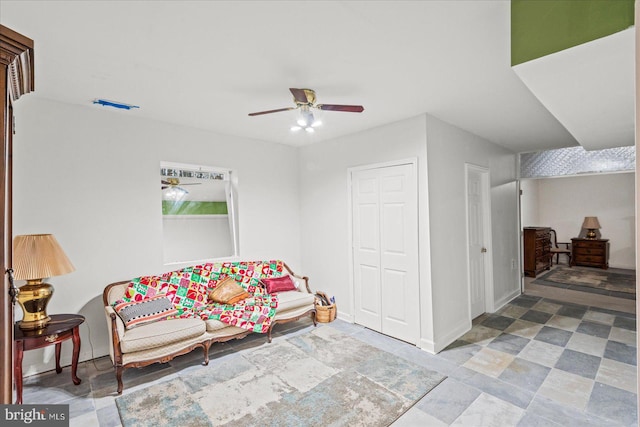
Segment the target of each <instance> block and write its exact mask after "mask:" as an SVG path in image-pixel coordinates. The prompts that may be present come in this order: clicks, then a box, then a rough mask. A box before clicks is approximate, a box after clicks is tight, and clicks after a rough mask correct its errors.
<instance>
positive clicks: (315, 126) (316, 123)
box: [311, 120, 322, 128]
mask: <svg viewBox="0 0 640 427" xmlns="http://www.w3.org/2000/svg"><path fill="white" fill-rule="evenodd" d="M318 126H322V121H321V120H316V121H315V122H313V123H311V127H313V128H317V127H318Z"/></svg>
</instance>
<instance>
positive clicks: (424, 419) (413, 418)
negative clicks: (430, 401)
mask: <svg viewBox="0 0 640 427" xmlns="http://www.w3.org/2000/svg"><path fill="white" fill-rule="evenodd" d="M447 425H448V424H447V423H445V422H443V421H440V420H439V419H437V418H435V417H433V416H431V415H429V414H427V413H426V412H422V411H421V410H420V409H418V408H416V407H415V406H414V407H413V408H411V409H409V410H408V411H407V412H405V413H404V414H403V415H402V416H401V417H400V418H398V420H397V421H395V422H394V423H393V427H416V426H429V427H446V426H447Z"/></svg>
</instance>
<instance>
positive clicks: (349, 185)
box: [341, 157, 422, 342]
mask: <svg viewBox="0 0 640 427" xmlns="http://www.w3.org/2000/svg"><path fill="white" fill-rule="evenodd" d="M402 165H412V166H413V170H414V171H415V176H414V179H415V191H416V201H417V209H418V212H417V221H416V228H417V231H418V236H420V192H419V188H418V185H419V184H420V182H419V179H418V158H417V157H410V158H408V159H401V160H392V161H389V162H382V163H371V164H367V165H362V166H354V167H350V168H347V206H348V208H347V229H348V234H349V235H348V240H347V243H348V247H347V249H348V251H347V254H348V264H349V301H350V307H349V309H350V312H351V315H350V316H348V318H347V316H341V318H342V319H343V320H345V321H348V322H350V323H355V320H356V301H355V286H356V284H355V280H354V269H353V259H354V258H353V209H352V208H353V198H352V197H351V192H352V191H353V172H359V171H364V170H370V169H382V168H388V167H393V166H402ZM416 267H417V272H416V274H417V278H418V293H419V292H420V240H419V238H418V265H417V266H416ZM417 298H418V300H419V301H420V295H419V294H418V295H417ZM421 313H422V310H421V309H419V310H418V331H419V333H418V335H419V336H421V332H420V331H421V329H422V327H421V325H422V321H421V318H422V316H421ZM418 340H419V337H418ZM416 342H417V341H416Z"/></svg>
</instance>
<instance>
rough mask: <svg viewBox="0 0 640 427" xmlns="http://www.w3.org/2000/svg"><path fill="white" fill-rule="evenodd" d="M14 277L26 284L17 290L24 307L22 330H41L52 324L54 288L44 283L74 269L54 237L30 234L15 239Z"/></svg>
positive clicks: (20, 325) (19, 300) (21, 304)
mask: <svg viewBox="0 0 640 427" xmlns="http://www.w3.org/2000/svg"><path fill="white" fill-rule="evenodd" d="M13 270H14V278H15V279H18V280H26V281H27V283H26V284H25V285H23V286H21V287H20V288H19V290H18V298H17V299H18V302H19V303H20V306H21V307H22V312H23V316H22V320H21V321H20V322H19V323H18V326H19V327H20V329H23V330H34V329H42V328H44V327H45V326H47V324H48V323H49V320H51V319H50V318H49V316H48V315H47V304H48V303H49V300H50V299H51V295H53V286H51V285H50V284H48V283H43V282H42V281H43V280H44V279H46V278H49V277H53V276H61V275H63V274H67V273H71V272H72V271H74V270H75V268H74V266H73V264H71V261H69V258H67V256H66V255H65V253H64V251H63V250H62V248H61V247H60V245H59V244H58V241H57V240H56V238H55V237H54V236H53V235H52V234H29V235H23V236H16V237H15V238H14V239H13Z"/></svg>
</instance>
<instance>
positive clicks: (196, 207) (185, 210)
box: [162, 200, 227, 215]
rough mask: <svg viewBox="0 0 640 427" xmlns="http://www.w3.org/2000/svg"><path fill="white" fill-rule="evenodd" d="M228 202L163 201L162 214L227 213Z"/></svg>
mask: <svg viewBox="0 0 640 427" xmlns="http://www.w3.org/2000/svg"><path fill="white" fill-rule="evenodd" d="M226 214H227V202H172V201H170V200H163V201H162V215H226Z"/></svg>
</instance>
